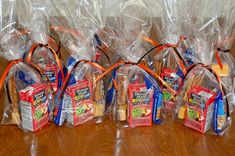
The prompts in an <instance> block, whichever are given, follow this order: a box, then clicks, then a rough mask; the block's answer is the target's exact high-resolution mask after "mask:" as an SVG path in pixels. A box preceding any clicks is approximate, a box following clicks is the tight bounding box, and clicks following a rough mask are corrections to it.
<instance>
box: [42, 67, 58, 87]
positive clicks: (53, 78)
mask: <svg viewBox="0 0 235 156" xmlns="http://www.w3.org/2000/svg"><path fill="white" fill-rule="evenodd" d="M44 74H45V75H46V76H47V77H48V79H49V81H50V83H51V85H52V87H53V89H54V91H56V90H57V88H58V81H59V72H58V67H57V65H56V64H47V65H46V67H45V69H44Z"/></svg>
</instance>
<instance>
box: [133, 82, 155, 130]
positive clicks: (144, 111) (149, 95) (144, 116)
mask: <svg viewBox="0 0 235 156" xmlns="http://www.w3.org/2000/svg"><path fill="white" fill-rule="evenodd" d="M128 93H129V94H128V96H129V110H128V124H129V126H130V127H135V126H150V125H152V109H153V89H148V90H147V88H146V85H145V84H144V83H142V84H129V86H128Z"/></svg>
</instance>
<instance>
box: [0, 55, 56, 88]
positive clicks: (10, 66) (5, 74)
mask: <svg viewBox="0 0 235 156" xmlns="http://www.w3.org/2000/svg"><path fill="white" fill-rule="evenodd" d="M21 62H24V60H22V59H17V60H12V61H10V62H9V63H8V65H7V67H6V69H5V71H4V72H3V74H2V77H1V79H0V89H1V88H2V86H3V84H4V81H5V79H6V77H7V75H8V73H9V71H10V70H11V68H12V67H13V66H14V65H16V64H18V63H21ZM30 65H32V67H34V68H35V69H37V70H38V72H39V73H40V74H41V73H42V71H41V70H40V69H39V68H37V67H36V66H34V65H33V64H31V63H30ZM46 78H47V81H48V82H49V79H48V77H46ZM49 84H50V83H49ZM50 87H51V89H53V87H52V85H51V84H50Z"/></svg>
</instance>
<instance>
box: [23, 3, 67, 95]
mask: <svg viewBox="0 0 235 156" xmlns="http://www.w3.org/2000/svg"><path fill="white" fill-rule="evenodd" d="M48 3H49V2H46V1H45V3H43V2H40V3H38V2H35V1H33V0H30V1H22V4H21V5H22V7H21V8H23V9H22V10H21V16H20V17H21V18H20V21H21V22H20V24H21V26H22V27H24V28H26V30H27V32H28V36H29V37H30V38H31V39H32V40H33V44H32V45H31V47H30V49H29V50H28V51H26V54H25V57H24V59H25V60H27V61H28V62H31V63H33V64H34V65H36V66H37V67H38V68H39V69H40V70H42V72H43V75H44V79H45V80H46V77H48V78H49V81H50V83H51V85H52V87H53V93H54V94H56V93H57V92H58V90H59V89H60V87H61V84H62V82H63V79H64V77H65V73H66V68H65V66H64V65H63V62H62V61H61V60H60V59H59V57H58V56H57V50H58V48H59V47H58V45H57V43H56V41H55V39H54V38H52V37H51V36H50V33H49V22H48V20H49V15H48V14H47V13H48V12H47V9H48V6H47V5H48ZM26 8H28V9H26Z"/></svg>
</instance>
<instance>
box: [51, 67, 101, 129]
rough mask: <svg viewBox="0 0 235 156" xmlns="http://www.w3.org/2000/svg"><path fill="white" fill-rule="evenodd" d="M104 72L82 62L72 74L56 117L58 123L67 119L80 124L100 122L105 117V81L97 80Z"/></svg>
mask: <svg viewBox="0 0 235 156" xmlns="http://www.w3.org/2000/svg"><path fill="white" fill-rule="evenodd" d="M101 73H102V72H101V71H100V70H99V69H96V68H94V67H92V66H91V65H88V64H80V65H78V67H77V68H75V71H74V73H73V74H71V76H70V79H69V81H68V85H67V87H66V91H65V93H64V95H63V100H62V102H61V103H60V107H59V113H58V115H57V117H56V118H55V123H56V124H57V125H62V124H63V122H64V121H67V123H68V124H69V125H72V126H78V125H82V124H87V123H100V122H102V121H103V119H104V113H105V101H104V88H103V81H102V80H99V81H97V82H95V80H96V79H97V78H98V76H99V75H100V74H101Z"/></svg>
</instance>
